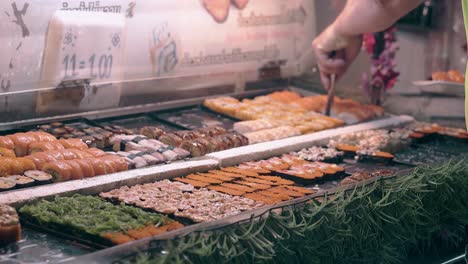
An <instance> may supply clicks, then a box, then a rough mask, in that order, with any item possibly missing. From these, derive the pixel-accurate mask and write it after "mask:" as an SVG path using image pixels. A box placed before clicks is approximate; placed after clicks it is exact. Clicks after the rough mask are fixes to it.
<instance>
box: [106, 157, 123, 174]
mask: <svg viewBox="0 0 468 264" xmlns="http://www.w3.org/2000/svg"><path fill="white" fill-rule="evenodd" d="M100 159H101V160H103V161H106V160H108V161H111V162H112V163H113V167H114V169H115V171H116V172H121V171H127V170H128V163H127V162H126V161H125V159H124V158H121V157H119V156H117V155H107V156H104V157H101V158H100Z"/></svg>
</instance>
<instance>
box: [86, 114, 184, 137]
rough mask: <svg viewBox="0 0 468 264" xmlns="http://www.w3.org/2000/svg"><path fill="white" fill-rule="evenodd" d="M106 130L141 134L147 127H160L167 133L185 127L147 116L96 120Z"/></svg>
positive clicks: (138, 115)
mask: <svg viewBox="0 0 468 264" xmlns="http://www.w3.org/2000/svg"><path fill="white" fill-rule="evenodd" d="M94 122H95V123H97V124H99V125H100V126H101V127H103V128H104V129H106V130H109V131H114V132H115V133H116V134H140V130H141V129H142V128H143V127H145V126H151V127H159V128H161V129H163V130H164V131H166V132H175V131H177V130H181V129H184V128H183V127H180V126H177V125H174V124H171V123H168V122H161V121H160V120H157V119H155V118H153V117H152V115H147V114H137V115H130V116H124V117H114V118H107V119H98V120H94Z"/></svg>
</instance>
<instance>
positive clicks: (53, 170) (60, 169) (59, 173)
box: [42, 161, 73, 182]
mask: <svg viewBox="0 0 468 264" xmlns="http://www.w3.org/2000/svg"><path fill="white" fill-rule="evenodd" d="M42 170H43V171H44V172H46V173H48V174H50V175H52V177H53V179H54V182H64V181H69V180H71V179H72V173H73V172H72V171H73V168H72V167H71V166H70V165H68V164H67V163H66V162H64V161H55V162H50V163H47V164H45V165H44V166H43V167H42Z"/></svg>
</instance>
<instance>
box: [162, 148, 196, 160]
mask: <svg viewBox="0 0 468 264" xmlns="http://www.w3.org/2000/svg"><path fill="white" fill-rule="evenodd" d="M167 148H168V149H169V150H172V151H174V152H175V153H176V154H177V156H179V158H180V159H185V158H187V157H189V156H190V152H189V151H187V150H185V149H183V148H173V147H171V146H169V147H167Z"/></svg>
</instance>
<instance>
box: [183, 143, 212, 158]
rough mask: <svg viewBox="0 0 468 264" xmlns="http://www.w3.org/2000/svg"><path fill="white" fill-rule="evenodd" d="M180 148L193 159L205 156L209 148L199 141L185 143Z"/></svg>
mask: <svg viewBox="0 0 468 264" xmlns="http://www.w3.org/2000/svg"><path fill="white" fill-rule="evenodd" d="M180 148H182V149H185V150H186V151H188V152H190V155H191V156H192V157H201V156H204V155H205V154H206V153H207V152H208V149H207V147H206V146H205V145H204V144H202V143H200V142H199V141H196V140H193V141H183V142H182V144H181V145H180Z"/></svg>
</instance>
